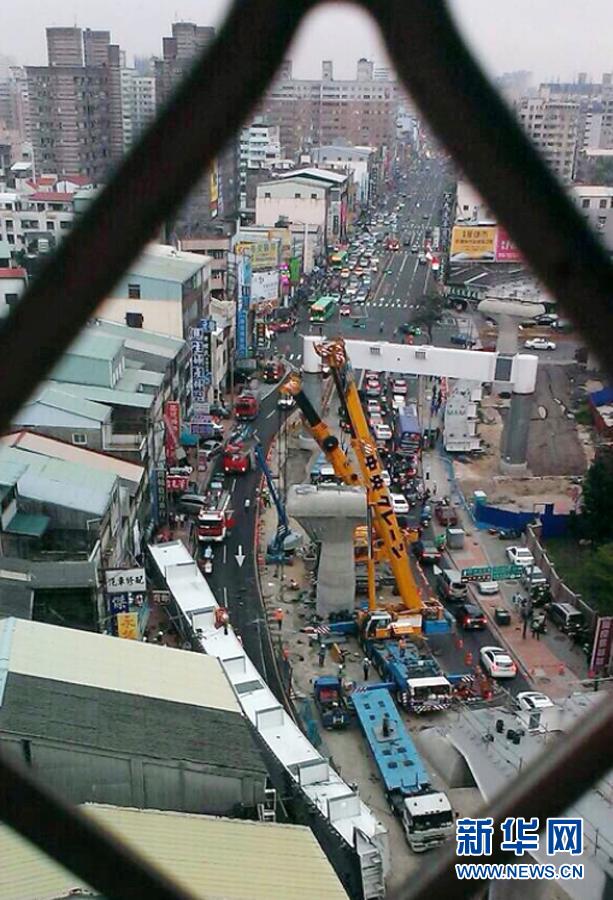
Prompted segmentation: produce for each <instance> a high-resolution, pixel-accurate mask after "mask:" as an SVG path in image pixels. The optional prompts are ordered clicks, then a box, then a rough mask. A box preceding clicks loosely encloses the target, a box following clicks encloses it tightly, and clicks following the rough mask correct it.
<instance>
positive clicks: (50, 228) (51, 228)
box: [47, 222, 55, 231]
mask: <svg viewBox="0 0 613 900" xmlns="http://www.w3.org/2000/svg"><path fill="white" fill-rule="evenodd" d="M47 231H55V222H47Z"/></svg>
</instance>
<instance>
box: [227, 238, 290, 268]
mask: <svg viewBox="0 0 613 900" xmlns="http://www.w3.org/2000/svg"><path fill="white" fill-rule="evenodd" d="M234 252H235V253H236V254H237V255H239V256H241V255H245V256H248V257H249V258H250V259H251V268H252V270H253V271H254V272H255V271H258V270H260V269H274V268H275V267H276V266H277V264H278V262H279V244H278V243H277V242H276V241H240V242H239V243H238V244H236V246H235V247H234Z"/></svg>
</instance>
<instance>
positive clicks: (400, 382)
mask: <svg viewBox="0 0 613 900" xmlns="http://www.w3.org/2000/svg"><path fill="white" fill-rule="evenodd" d="M408 389H409V386H408V384H407V383H406V381H405V380H404V378H394V380H393V381H392V393H394V394H396V395H397V396H399V395H400V394H406V392H407V391H408Z"/></svg>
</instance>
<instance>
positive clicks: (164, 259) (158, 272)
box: [111, 244, 210, 296]
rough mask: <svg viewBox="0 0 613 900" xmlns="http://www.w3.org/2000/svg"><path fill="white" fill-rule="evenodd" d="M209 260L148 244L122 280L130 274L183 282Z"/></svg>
mask: <svg viewBox="0 0 613 900" xmlns="http://www.w3.org/2000/svg"><path fill="white" fill-rule="evenodd" d="M209 262H210V257H208V256H202V255H201V254H199V253H186V252H185V251H182V250H175V248H174V247H167V246H166V245H165V244H150V245H149V246H148V247H147V249H146V250H145V252H144V253H143V255H142V256H141V257H140V259H138V260H137V261H136V262H135V263H132V265H131V266H130V269H129V270H128V272H127V273H126V274H125V275H124V278H123V279H122V280H126V279H127V280H128V281H129V279H130V277H131V276H132V275H137V276H138V275H140V276H141V277H142V278H157V279H159V280H160V281H175V282H177V281H178V282H179V283H180V284H183V282H185V281H187V280H188V279H189V278H191V277H192V276H193V275H195V274H196V272H198V271H200V269H202V268H203V266H206V265H207V264H208V263H209ZM111 296H113V293H112V292H111Z"/></svg>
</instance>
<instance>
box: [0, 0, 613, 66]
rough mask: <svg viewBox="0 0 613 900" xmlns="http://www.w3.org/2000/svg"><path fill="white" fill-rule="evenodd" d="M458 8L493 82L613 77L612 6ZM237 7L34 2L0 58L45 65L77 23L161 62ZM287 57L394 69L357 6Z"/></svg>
mask: <svg viewBox="0 0 613 900" xmlns="http://www.w3.org/2000/svg"><path fill="white" fill-rule="evenodd" d="M449 5H450V8H451V10H452V12H453V13H454V15H455V16H456V18H457V21H458V23H459V25H460V27H461V28H462V30H463V31H464V33H465V36H466V37H467V39H468V40H469V42H470V43H471V44H472V45H473V47H474V49H475V50H476V52H477V53H478V55H479V57H480V59H481V61H482V62H483V63H484V65H485V66H486V68H487V70H488V72H489V73H490V74H492V75H499V74H502V73H503V72H505V71H512V70H517V69H526V70H528V71H531V72H532V73H533V80H534V82H539V81H549V80H561V81H571V80H573V79H574V78H575V77H576V75H577V73H578V72H586V73H587V74H588V78H593V79H594V80H600V77H601V75H602V72H606V71H611V70H613V40H611V38H610V37H609V36H610V35H612V34H613V4H611V3H609V2H608V0H590V2H589V3H588V4H587V8H586V7H585V6H581V5H580V4H561V3H559V2H558V0H538V3H534V2H533V0H514V2H513V3H508V2H507V0H505V2H503V0H450V4H449ZM228 6H229V4H228V2H227V0H208V2H207V3H202V2H199V0H172V2H167V0H161V2H160V0H158V2H157V3H156V4H155V5H154V6H153V7H150V6H149V5H148V4H145V3H144V2H142V0H131V2H130V3H129V4H127V5H126V4H125V3H123V2H122V3H120V2H118V0H104V2H103V0H78V2H77V0H28V2H26V3H24V4H17V5H14V6H13V7H12V9H11V24H10V28H7V29H4V30H3V32H2V34H0V57H1V56H10V57H13V58H14V59H15V61H16V62H17V64H19V65H44V64H45V63H46V43H45V28H46V27H48V26H51V25H62V26H70V25H75V24H76V25H78V26H79V27H82V28H85V27H90V28H93V29H109V30H110V31H111V34H112V39H113V41H114V42H115V43H118V44H120V46H121V47H122V49H123V50H125V51H126V53H127V56H128V60H129V61H131V60H132V59H133V57H134V56H135V55H136V56H151V55H160V54H161V46H162V36H163V35H165V34H168V33H169V30H170V24H171V22H173V21H193V22H196V23H198V24H200V25H214V26H219V25H220V24H221V22H222V20H223V16H224V13H225V11H226V9H227V8H228ZM588 16H590V17H589V18H588ZM592 23H593V24H592ZM339 34H343V37H344V39H343V42H342V47H339V41H338V35H339ZM288 55H289V56H291V58H292V60H293V63H294V73H295V75H296V76H297V77H313V78H317V77H319V73H320V68H321V60H322V59H332V60H333V61H334V65H335V75H336V76H337V77H339V78H343V77H345V78H346V77H353V75H354V73H355V65H356V61H357V59H358V58H359V57H361V56H367V57H368V58H370V59H373V60H374V61H375V63H376V64H377V65H378V66H386V65H389V61H388V60H387V56H386V53H385V50H384V47H383V44H382V42H381V40H380V38H379V36H378V33H377V30H376V28H375V27H374V26H373V25H372V24H371V22H370V20H369V19H368V17H367V16H366V15H364V14H363V13H361V12H360V11H358V10H354V9H352V8H351V7H340V8H339V7H336V6H335V7H322V8H320V9H318V10H317V11H316V12H315V13H313V14H312V15H311V16H310V17H309V19H308V21H307V24H306V26H305V27H304V28H303V30H302V31H301V33H300V35H299V37H298V40H297V42H296V44H295V46H294V47H293V48H292V49H291V51H290V52H289V54H288Z"/></svg>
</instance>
